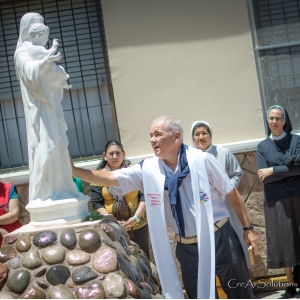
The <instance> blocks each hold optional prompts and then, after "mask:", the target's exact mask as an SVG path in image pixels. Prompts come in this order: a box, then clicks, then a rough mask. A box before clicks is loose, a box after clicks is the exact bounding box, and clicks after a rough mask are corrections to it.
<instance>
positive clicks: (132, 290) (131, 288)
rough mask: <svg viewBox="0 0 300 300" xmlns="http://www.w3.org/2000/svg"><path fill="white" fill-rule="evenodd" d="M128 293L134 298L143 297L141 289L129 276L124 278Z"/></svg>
mask: <svg viewBox="0 0 300 300" xmlns="http://www.w3.org/2000/svg"><path fill="white" fill-rule="evenodd" d="M124 282H125V287H126V290H127V294H128V295H129V296H131V297H132V298H134V299H140V298H141V292H140V289H139V288H138V287H137V286H136V285H135V284H134V283H133V282H132V281H131V280H130V279H128V278H124Z"/></svg>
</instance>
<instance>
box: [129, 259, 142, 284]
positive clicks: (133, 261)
mask: <svg viewBox="0 0 300 300" xmlns="http://www.w3.org/2000/svg"><path fill="white" fill-rule="evenodd" d="M129 259H130V262H131V263H132V265H133V266H134V268H135V269H136V270H137V272H138V274H139V278H140V280H139V281H145V280H144V274H143V272H142V270H141V268H140V266H139V263H138V259H137V258H136V257H135V256H134V255H130V256H129Z"/></svg>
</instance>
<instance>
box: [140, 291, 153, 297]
mask: <svg viewBox="0 0 300 300" xmlns="http://www.w3.org/2000/svg"><path fill="white" fill-rule="evenodd" d="M140 292H141V299H152V297H151V295H150V294H149V293H148V292H147V291H146V290H142V289H140Z"/></svg>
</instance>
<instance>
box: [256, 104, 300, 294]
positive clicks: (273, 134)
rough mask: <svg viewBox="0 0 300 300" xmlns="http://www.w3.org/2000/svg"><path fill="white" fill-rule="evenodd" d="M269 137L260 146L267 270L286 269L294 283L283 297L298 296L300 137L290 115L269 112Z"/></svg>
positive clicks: (275, 110)
mask: <svg viewBox="0 0 300 300" xmlns="http://www.w3.org/2000/svg"><path fill="white" fill-rule="evenodd" d="M267 123H268V137H267V138H266V139H265V140H263V141H262V142H261V143H259V144H258V146H257V168H258V172H257V174H258V177H259V179H260V180H261V181H262V182H263V184H264V192H265V197H264V210H265V219H266V236H267V268H269V269H279V268H284V271H285V274H286V276H287V279H288V283H289V284H290V285H289V286H288V287H287V289H286V292H285V294H284V295H283V298H292V297H293V296H294V295H295V294H296V288H295V286H294V283H295V282H294V279H293V275H292V267H293V266H295V265H298V264H299V263H300V230H299V228H300V136H298V135H293V134H291V131H292V124H291V121H290V118H289V116H288V113H287V111H286V110H285V109H283V108H282V107H281V106H279V105H273V106H271V107H270V108H269V109H268V111H267Z"/></svg>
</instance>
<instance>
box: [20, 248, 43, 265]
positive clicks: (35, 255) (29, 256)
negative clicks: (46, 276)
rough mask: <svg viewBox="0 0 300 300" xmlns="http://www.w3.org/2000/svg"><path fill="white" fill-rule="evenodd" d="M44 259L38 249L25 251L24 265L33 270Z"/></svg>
mask: <svg viewBox="0 0 300 300" xmlns="http://www.w3.org/2000/svg"><path fill="white" fill-rule="evenodd" d="M42 262H43V261H42V259H41V258H40V253H39V251H38V250H37V249H33V250H30V251H29V252H27V253H25V254H24V256H23V259H22V266H23V267H25V268H27V269H30V270H33V269H36V268H38V267H40V266H41V265H42Z"/></svg>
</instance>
